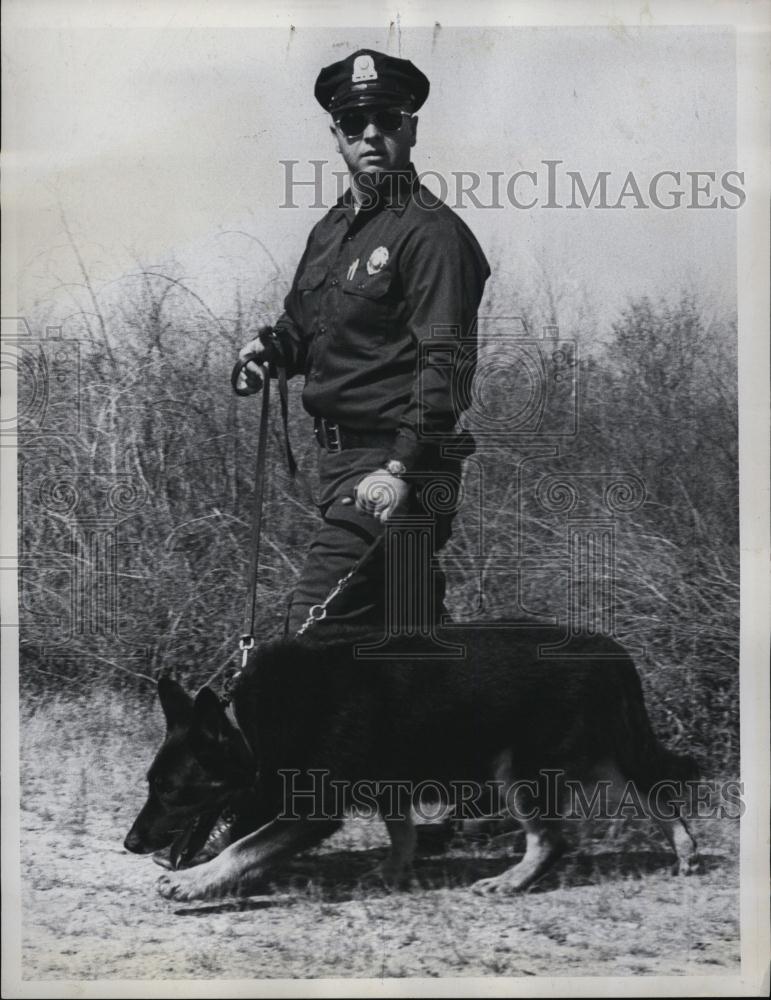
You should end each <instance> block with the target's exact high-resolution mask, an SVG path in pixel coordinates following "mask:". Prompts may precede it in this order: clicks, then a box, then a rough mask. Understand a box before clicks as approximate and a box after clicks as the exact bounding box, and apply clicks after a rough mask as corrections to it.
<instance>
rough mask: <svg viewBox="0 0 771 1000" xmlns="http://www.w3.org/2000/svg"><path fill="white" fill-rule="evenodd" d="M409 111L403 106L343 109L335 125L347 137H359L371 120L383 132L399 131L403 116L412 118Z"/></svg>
mask: <svg viewBox="0 0 771 1000" xmlns="http://www.w3.org/2000/svg"><path fill="white" fill-rule="evenodd" d="M411 117H412V115H411V114H410V113H409V111H402V110H401V108H379V109H378V110H377V111H369V112H367V111H342V112H341V113H340V114H339V115H337V116H336V118H335V125H337V127H338V128H339V129H340V131H341V132H342V133H343V135H344V136H345V137H346V139H357V138H358V137H359V136H360V135H362V133H363V132H364V130H365V129H366V127H367V126H368V125H369V123H370V122H373V123H374V124H375V126H376V127H377V128H378V130H379V131H381V132H398V131H399V129H400V128H401V127H402V119H403V118H411Z"/></svg>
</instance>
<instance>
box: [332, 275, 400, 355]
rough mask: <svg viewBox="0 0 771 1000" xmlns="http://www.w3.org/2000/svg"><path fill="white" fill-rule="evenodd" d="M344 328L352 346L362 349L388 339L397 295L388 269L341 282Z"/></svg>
mask: <svg viewBox="0 0 771 1000" xmlns="http://www.w3.org/2000/svg"><path fill="white" fill-rule="evenodd" d="M343 293H344V294H343V308H344V310H345V319H344V324H343V325H344V327H345V329H346V332H347V335H348V338H349V339H350V340H352V341H353V342H354V345H355V346H356V347H359V348H363V349H364V350H365V351H366V347H367V346H378V345H381V344H383V343H385V341H386V340H387V339H388V338H389V335H391V334H392V331H393V329H394V327H395V325H396V313H397V308H398V305H399V303H398V296H397V294H396V281H395V275H394V273H393V272H392V271H380V272H379V273H378V274H365V275H362V276H357V277H355V278H354V280H353V281H345V282H343Z"/></svg>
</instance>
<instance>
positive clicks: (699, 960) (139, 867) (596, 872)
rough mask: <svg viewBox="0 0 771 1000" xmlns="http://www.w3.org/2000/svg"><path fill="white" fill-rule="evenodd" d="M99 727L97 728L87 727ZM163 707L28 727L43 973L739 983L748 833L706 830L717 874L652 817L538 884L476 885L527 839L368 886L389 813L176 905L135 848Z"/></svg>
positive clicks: (603, 830)
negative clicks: (486, 894)
mask: <svg viewBox="0 0 771 1000" xmlns="http://www.w3.org/2000/svg"><path fill="white" fill-rule="evenodd" d="M85 719H87V720H88V722H87V724H84V720H85ZM162 731H163V726H162V722H161V716H160V711H159V709H158V707H157V705H155V704H154V703H153V702H152V701H151V700H146V702H145V703H144V704H134V705H133V706H132V707H130V708H129V707H127V706H126V705H125V704H124V703H122V702H121V700H120V699H119V698H118V697H117V696H109V695H103V696H100V697H99V698H98V699H96V701H95V703H92V704H91V705H90V706H89V707H88V708H87V707H86V706H85V705H84V704H83V703H82V702H78V701H77V700H66V699H64V698H58V699H55V700H51V699H48V700H47V701H45V702H42V703H38V704H37V706H35V707H34V708H33V707H31V706H30V707H27V709H26V710H25V712H24V719H23V723H22V797H21V804H22V829H23V833H22V878H23V893H22V896H23V915H22V921H23V923H22V934H23V959H22V960H23V976H24V978H25V979H42V980H56V979H112V978H115V979H123V980H126V979H137V980H153V979H185V978H193V979H216V978H226V979H251V978H274V977H293V978H306V977H324V976H346V977H375V978H381V977H404V976H416V977H418V976H419V977H426V976H471V975H474V976H523V975H532V976H545V975H552V976H560V975H597V976H619V975H683V976H689V975H716V974H717V975H719V974H723V973H724V974H729V973H730V974H736V973H737V972H738V963H739V929H738V911H739V907H738V879H739V872H738V824H736V823H735V822H732V821H728V820H722V821H718V820H704V821H700V822H698V823H696V824H694V832H695V834H696V836H697V838H698V840H699V843H700V847H701V851H702V855H703V871H702V873H701V874H698V875H695V876H692V877H689V878H673V877H672V876H671V875H670V874H669V867H670V862H671V857H670V855H669V853H668V851H667V849H666V848H665V844H664V841H663V839H662V837H661V836H660V834H659V833H658V832H657V831H654V830H652V829H651V828H650V827H649V826H648V825H647V824H646V823H639V824H638V823H634V824H632V823H620V824H619V823H616V824H607V823H606V824H602V825H600V824H592V825H591V826H590V825H589V824H584V826H583V828H582V829H581V830H580V831H576V832H577V833H578V836H576V837H575V843H576V850H575V851H574V852H573V853H571V854H569V855H567V856H566V857H565V858H564V859H563V861H562V862H561V863H560V865H559V866H558V868H557V869H556V870H555V871H554V872H552V873H550V874H549V876H547V878H545V879H544V880H542V882H541V883H540V884H539V885H538V886H536V887H535V888H534V889H533V890H531V891H530V892H528V893H526V894H524V895H522V896H519V897H515V898H504V899H495V898H490V899H488V898H480V897H477V896H476V895H474V894H473V893H472V892H471V890H470V888H469V886H470V884H471V883H472V882H473V881H474V880H475V879H477V878H480V877H483V876H487V875H493V874H496V873H497V872H499V871H501V870H502V869H503V868H504V867H506V866H507V865H508V864H509V858H510V857H511V856H512V855H513V854H514V855H515V854H518V853H520V852H521V849H522V842H521V838H520V835H519V834H507V835H505V836H501V837H498V838H496V839H494V840H492V841H489V842H485V843H479V842H469V841H462V842H455V844H454V846H452V849H451V850H450V851H449V853H447V854H446V855H441V856H439V855H437V856H434V857H428V858H425V859H423V860H421V861H420V862H419V863H418V865H417V868H416V880H417V885H416V886H415V887H414V888H412V889H411V890H409V891H398V892H388V891H386V890H384V889H382V888H377V887H372V886H371V885H368V884H367V883H366V881H364V882H363V881H362V876H363V875H364V873H365V872H366V871H367V870H368V869H370V868H371V867H373V865H374V864H375V863H376V862H377V861H378V860H380V859H382V857H383V856H384V854H385V844H386V838H385V835H384V832H383V829H382V827H381V824H380V823H379V821H377V820H366V821H365V820H351V821H350V822H348V823H346V825H345V827H344V828H343V830H342V831H340V832H339V833H338V834H336V835H335V837H334V838H333V839H331V840H329V841H328V842H327V843H326V844H324V845H323V846H322V847H321V848H319V849H317V850H316V851H315V852H314V853H313V854H306V855H305V856H303V857H299V858H297V859H295V860H294V861H293V862H291V863H290V864H289V865H287V866H286V867H285V868H283V869H281V870H279V871H277V872H276V876H275V880H274V881H273V882H272V883H271V884H269V885H266V886H265V889H264V894H263V895H260V896H254V897H250V898H247V899H244V900H240V901H235V900H230V901H223V902H221V903H206V904H201V905H193V904H187V905H184V906H183V905H180V904H173V903H168V902H166V901H165V900H163V899H161V897H160V896H158V894H157V893H156V891H155V881H156V879H157V876H158V875H159V873H160V869H158V868H157V867H156V866H155V865H154V864H153V863H152V862H151V861H150V860H149V859H148V858H145V857H137V856H133V855H129V854H127V853H126V852H125V851H124V850H123V848H122V839H123V837H124V835H125V833H126V830H127V829H128V827H129V825H130V824H131V822H132V820H133V818H134V815H135V813H136V811H137V809H138V808H139V806H140V805H141V803H142V801H143V798H144V772H145V770H146V768H147V766H148V764H149V762H150V760H151V758H152V754H153V752H154V750H155V748H156V745H157V744H158V742H159V740H160V737H161V735H162Z"/></svg>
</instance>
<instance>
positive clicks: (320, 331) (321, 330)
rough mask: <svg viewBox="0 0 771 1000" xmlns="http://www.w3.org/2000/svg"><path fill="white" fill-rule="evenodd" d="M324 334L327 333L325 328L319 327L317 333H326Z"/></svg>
mask: <svg viewBox="0 0 771 1000" xmlns="http://www.w3.org/2000/svg"><path fill="white" fill-rule="evenodd" d="M326 332H327V328H326V327H325V326H320V327H319V333H326Z"/></svg>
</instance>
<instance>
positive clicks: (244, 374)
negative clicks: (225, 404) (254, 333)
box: [238, 326, 271, 395]
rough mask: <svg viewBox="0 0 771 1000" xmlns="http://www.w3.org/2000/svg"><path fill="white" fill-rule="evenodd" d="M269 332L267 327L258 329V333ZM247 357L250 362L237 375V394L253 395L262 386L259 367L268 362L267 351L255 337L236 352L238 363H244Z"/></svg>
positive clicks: (269, 328)
mask: <svg viewBox="0 0 771 1000" xmlns="http://www.w3.org/2000/svg"><path fill="white" fill-rule="evenodd" d="M270 330H271V327H269V326H263V327H260V333H266V332H270ZM249 355H252V358H251V360H250V361H248V362H247V364H246V365H244V367H243V368H242V369H241V371H240V372H239V375H238V390H239V392H244V393H247V394H250V395H253V394H254V393H256V392H259V391H260V387H261V385H262V380H261V373H260V367H259V366H260V365H264V364H266V363H267V360H268V358H267V349H266V347H265V345H264V344H263V342H262V341H261V340H260V338H259V337H255V338H254V340H250V341H249V343H248V344H244V346H243V347H242V348H241V350H240V351H239V352H238V359H239V361H245V360H246V359H247V358H248V357H249Z"/></svg>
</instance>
